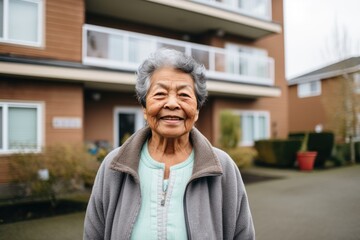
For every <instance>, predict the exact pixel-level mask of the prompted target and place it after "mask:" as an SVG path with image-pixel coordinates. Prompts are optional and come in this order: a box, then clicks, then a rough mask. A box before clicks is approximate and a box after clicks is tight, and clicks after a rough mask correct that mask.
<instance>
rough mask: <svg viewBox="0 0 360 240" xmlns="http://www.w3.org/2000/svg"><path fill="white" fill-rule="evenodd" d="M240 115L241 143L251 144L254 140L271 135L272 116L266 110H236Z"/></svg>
mask: <svg viewBox="0 0 360 240" xmlns="http://www.w3.org/2000/svg"><path fill="white" fill-rule="evenodd" d="M235 114H239V116H240V143H239V144H240V145H241V146H251V145H253V144H254V141H256V140H260V139H266V138H269V137H270V117H269V112H265V111H235Z"/></svg>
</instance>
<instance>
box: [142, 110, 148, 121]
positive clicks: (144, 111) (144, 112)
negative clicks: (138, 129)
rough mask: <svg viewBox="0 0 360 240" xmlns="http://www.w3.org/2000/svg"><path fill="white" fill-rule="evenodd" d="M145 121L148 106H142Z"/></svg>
mask: <svg viewBox="0 0 360 240" xmlns="http://www.w3.org/2000/svg"><path fill="white" fill-rule="evenodd" d="M142 110H143V115H144V119H145V121H147V114H146V108H144V107H143V108H142Z"/></svg>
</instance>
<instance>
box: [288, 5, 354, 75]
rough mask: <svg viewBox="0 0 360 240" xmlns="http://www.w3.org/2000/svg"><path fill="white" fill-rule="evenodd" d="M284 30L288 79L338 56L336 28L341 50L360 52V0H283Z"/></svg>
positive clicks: (329, 61)
mask: <svg viewBox="0 0 360 240" xmlns="http://www.w3.org/2000/svg"><path fill="white" fill-rule="evenodd" d="M336 29H337V30H336ZM284 31H285V69H286V77H287V79H291V78H294V77H297V76H299V75H302V74H305V73H307V72H311V71H313V70H316V69H318V68H321V67H324V66H326V65H328V64H331V63H334V62H336V61H337V60H339V59H337V56H339V54H338V53H337V52H338V51H335V50H334V46H335V45H336V44H335V40H334V39H336V38H335V35H336V34H335V32H336V31H337V32H338V33H339V34H338V35H339V36H344V33H345V34H346V37H345V39H347V40H340V45H343V46H344V45H346V46H348V50H345V51H341V53H342V54H345V55H346V56H349V57H350V56H360V0H284ZM342 43H346V44H342Z"/></svg>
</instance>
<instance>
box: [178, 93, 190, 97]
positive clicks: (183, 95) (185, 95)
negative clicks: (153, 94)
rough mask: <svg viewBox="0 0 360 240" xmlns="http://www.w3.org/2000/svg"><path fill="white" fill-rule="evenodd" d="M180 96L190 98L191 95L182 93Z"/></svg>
mask: <svg viewBox="0 0 360 240" xmlns="http://www.w3.org/2000/svg"><path fill="white" fill-rule="evenodd" d="M179 95H180V97H189V94H187V93H180V94H179Z"/></svg>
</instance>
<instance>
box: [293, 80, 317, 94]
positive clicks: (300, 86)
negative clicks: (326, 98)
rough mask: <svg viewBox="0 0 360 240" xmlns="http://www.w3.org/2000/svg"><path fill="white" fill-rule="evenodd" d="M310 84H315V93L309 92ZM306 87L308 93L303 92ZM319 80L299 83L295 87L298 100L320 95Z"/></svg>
mask: <svg viewBox="0 0 360 240" xmlns="http://www.w3.org/2000/svg"><path fill="white" fill-rule="evenodd" d="M311 84H316V87H317V89H316V91H312V90H311ZM306 86H309V87H308V89H309V90H308V91H305V90H306V89H305V90H304V88H306ZM321 91H322V90H321V80H316V81H311V82H305V83H299V84H298V85H297V95H298V97H299V98H306V97H316V96H320V95H321Z"/></svg>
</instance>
